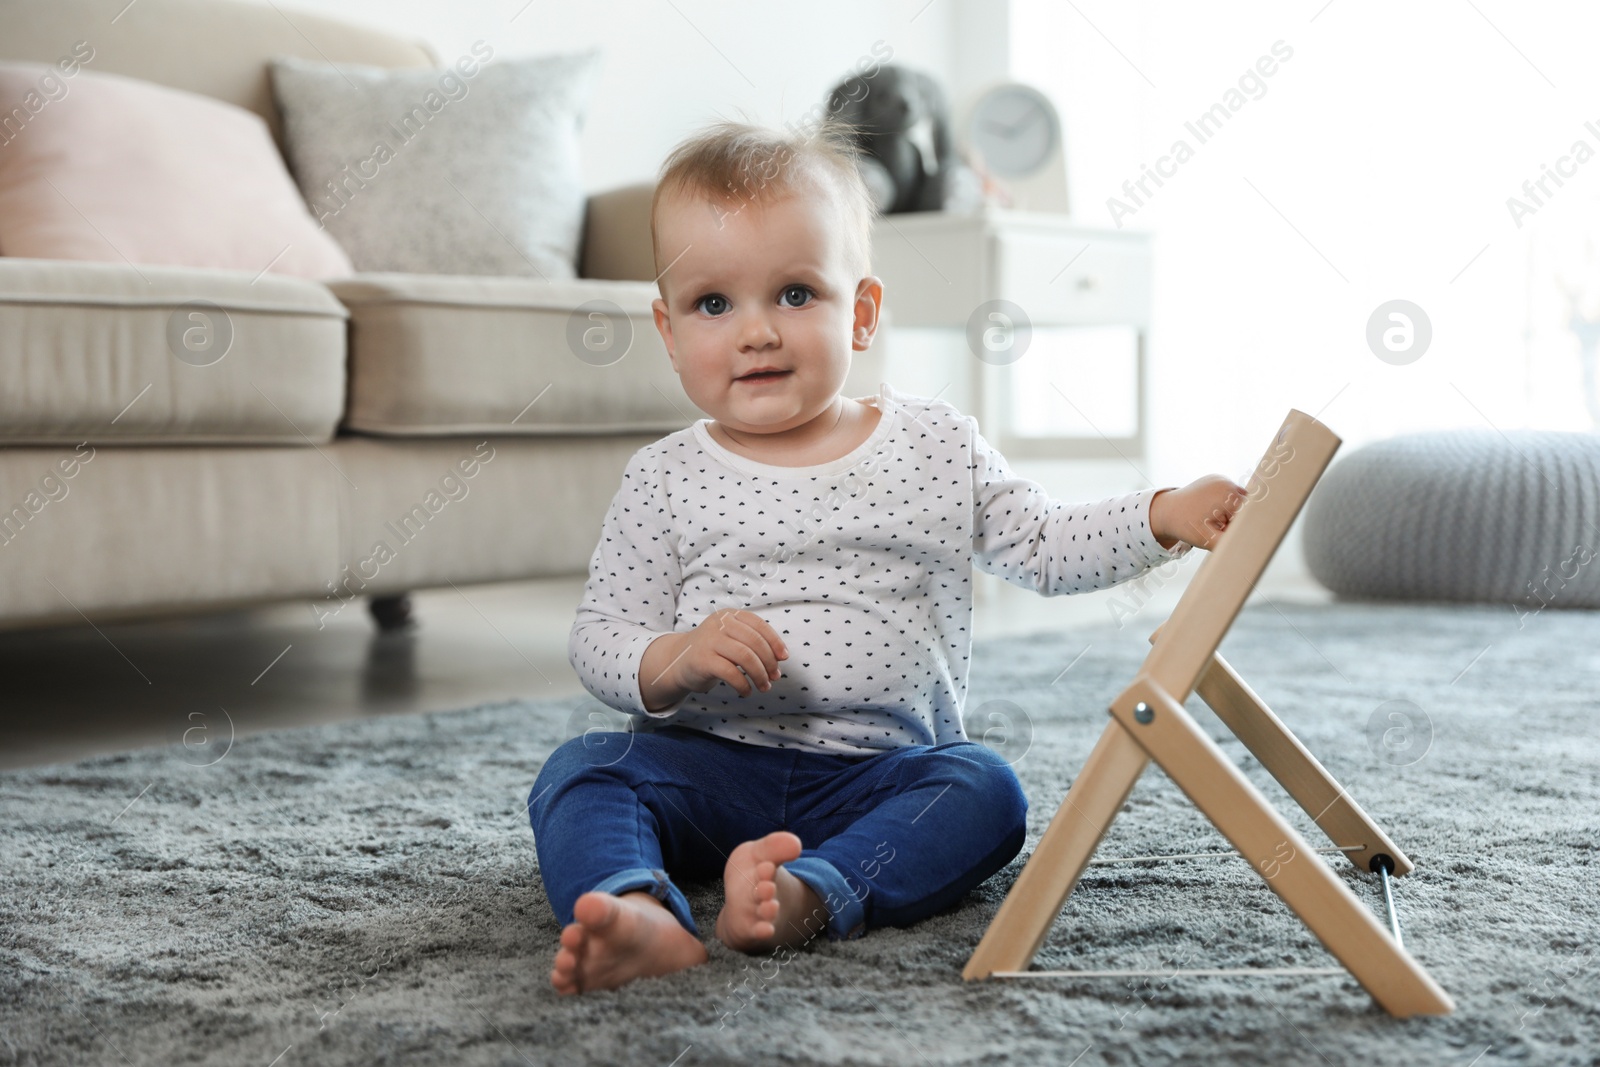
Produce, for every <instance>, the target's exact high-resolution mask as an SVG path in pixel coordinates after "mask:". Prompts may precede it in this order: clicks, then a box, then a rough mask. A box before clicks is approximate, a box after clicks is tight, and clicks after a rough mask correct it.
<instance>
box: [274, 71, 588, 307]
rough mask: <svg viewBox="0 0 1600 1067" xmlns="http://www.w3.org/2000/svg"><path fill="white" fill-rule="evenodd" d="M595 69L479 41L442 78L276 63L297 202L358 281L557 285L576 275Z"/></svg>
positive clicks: (438, 75)
mask: <svg viewBox="0 0 1600 1067" xmlns="http://www.w3.org/2000/svg"><path fill="white" fill-rule="evenodd" d="M599 68H600V52H599V50H598V49H590V50H588V51H586V52H579V53H574V54H571V55H550V56H528V57H520V58H516V59H500V58H497V57H495V54H494V49H493V48H492V47H491V46H489V45H487V44H486V43H484V42H482V41H480V42H477V43H476V44H475V45H473V46H472V50H471V52H470V54H463V55H461V56H460V57H459V58H457V59H456V61H455V63H454V64H453V65H451V66H449V67H446V68H445V69H443V70H385V69H383V68H380V67H366V66H357V65H351V64H341V65H340V66H338V67H337V68H335V67H333V66H332V65H330V64H327V63H314V62H307V61H305V60H299V59H284V60H280V61H277V62H274V64H273V66H272V80H273V87H274V91H275V92H276V94H277V99H278V104H279V107H280V108H281V109H282V111H283V122H284V132H285V138H284V139H285V143H286V145H287V148H286V151H287V154H288V156H289V159H290V161H291V163H292V164H293V168H294V173H295V177H296V179H297V180H298V181H299V183H300V189H301V192H302V193H304V195H305V199H306V202H307V203H308V204H309V205H310V206H311V209H312V212H313V213H314V214H315V215H316V217H317V218H318V219H320V220H321V221H322V223H323V224H324V225H326V226H327V227H328V230H329V232H330V233H332V234H333V235H334V236H335V237H336V238H338V239H339V242H340V243H341V244H342V245H343V246H344V248H345V250H346V251H347V252H349V253H350V258H351V260H352V261H354V263H355V266H356V269H357V270H360V271H365V272H372V271H413V272H418V273H438V274H484V275H526V276H532V277H538V278H542V279H546V280H557V279H562V278H573V277H576V275H577V260H578V241H579V237H580V236H581V230H582V226H583V213H584V186H583V176H582V171H581V169H580V166H579V154H578V133H579V131H580V130H581V129H582V126H583V117H584V112H585V111H586V109H587V107H588V103H589V97H590V94H591V92H592V89H593V84H594V81H595V79H596V77H597V75H598V72H599Z"/></svg>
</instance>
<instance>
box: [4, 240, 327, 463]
mask: <svg viewBox="0 0 1600 1067" xmlns="http://www.w3.org/2000/svg"><path fill="white" fill-rule="evenodd" d="M345 318H346V314H345V310H344V308H343V307H342V306H341V305H340V304H339V302H338V301H337V300H335V299H334V298H333V295H332V294H331V293H329V292H328V290H327V289H326V288H324V287H323V286H322V285H319V284H318V283H316V282H311V281H305V280H302V279H299V278H288V277H284V276H281V275H273V274H262V275H260V276H256V275H253V274H249V273H245V272H239V271H211V270H192V269H187V268H180V267H141V268H138V269H135V268H132V267H129V266H126V265H123V266H115V265H112V264H109V263H79V262H72V261H64V260H37V259H10V258H0V352H4V353H5V359H4V360H0V443H3V444H6V445H14V444H76V443H78V442H80V441H90V442H94V443H106V444H122V443H207V442H226V443H284V444H294V445H305V444H309V443H314V442H322V441H326V440H328V439H329V438H331V437H332V436H333V432H334V428H335V427H336V426H337V425H338V422H339V417H340V415H341V413H342V412H343V408H344V375H345V361H344V353H345V327H346V323H345Z"/></svg>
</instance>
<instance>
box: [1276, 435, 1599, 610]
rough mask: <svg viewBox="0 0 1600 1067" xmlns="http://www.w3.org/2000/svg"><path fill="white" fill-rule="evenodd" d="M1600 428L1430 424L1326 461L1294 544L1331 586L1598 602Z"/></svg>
mask: <svg viewBox="0 0 1600 1067" xmlns="http://www.w3.org/2000/svg"><path fill="white" fill-rule="evenodd" d="M1597 535H1600V437H1597V436H1595V435H1594V434H1591V433H1572V432H1566V431H1559V430H1506V431H1504V432H1501V431H1499V430H1490V429H1477V428H1476V427H1474V428H1471V429H1464V430H1432V431H1428V432H1424V433H1414V434H1405V435H1403V436H1400V437H1392V438H1389V439H1387V440H1383V441H1375V442H1373V443H1372V444H1369V445H1367V446H1366V447H1364V448H1361V449H1358V450H1357V451H1355V452H1353V453H1351V454H1350V455H1348V456H1346V457H1345V458H1344V459H1342V460H1339V461H1338V462H1336V463H1334V464H1333V466H1331V467H1329V468H1328V471H1327V473H1326V474H1324V475H1323V476H1322V480H1321V481H1320V482H1318V483H1317V488H1316V490H1315V491H1314V492H1313V493H1312V494H1311V497H1310V499H1309V500H1307V501H1306V507H1305V526H1304V530H1303V531H1302V539H1301V544H1302V547H1303V549H1304V551H1305V558H1306V565H1307V566H1308V567H1309V568H1310V570H1311V573H1312V575H1314V576H1315V577H1316V579H1317V580H1318V581H1319V582H1321V583H1322V584H1323V585H1325V586H1327V587H1328V588H1329V589H1331V590H1333V592H1335V593H1336V594H1338V595H1339V596H1340V597H1345V598H1352V599H1360V600H1367V599H1393V600H1455V601H1481V602H1486V603H1497V604H1508V603H1509V604H1511V605H1512V606H1513V608H1514V609H1515V611H1516V614H1517V615H1518V616H1519V618H1520V617H1523V616H1526V615H1527V614H1528V613H1530V612H1534V611H1537V610H1539V609H1540V608H1542V607H1546V606H1550V607H1574V608H1600V563H1596V562H1594V560H1595V555H1596V550H1597V548H1600V543H1597V541H1596V537H1597Z"/></svg>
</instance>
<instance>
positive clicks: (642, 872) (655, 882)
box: [592, 867, 700, 937]
mask: <svg viewBox="0 0 1600 1067" xmlns="http://www.w3.org/2000/svg"><path fill="white" fill-rule="evenodd" d="M637 889H643V890H644V891H645V892H647V893H649V894H650V895H651V896H653V897H655V898H656V899H657V900H659V901H661V903H663V904H665V905H666V906H667V910H668V911H670V912H672V916H673V918H675V919H677V920H678V922H679V923H681V924H682V925H683V928H684V929H685V930H688V931H689V932H690V933H691V934H693V935H694V936H695V937H699V936H700V928H699V927H697V926H695V924H694V916H692V915H690V914H689V901H688V900H687V899H685V897H684V895H683V893H682V892H680V891H679V889H678V887H677V886H675V885H673V884H672V881H671V880H670V879H669V878H668V877H667V872H666V871H662V870H655V869H652V868H649V867H634V868H631V869H629V870H626V871H619V872H618V873H616V874H613V875H612V876H611V877H610V878H607V879H606V880H605V881H603V882H601V883H600V884H599V885H597V886H595V887H594V889H593V890H592V892H596V893H610V894H611V895H612V896H618V897H619V896H621V895H622V894H624V893H632V892H633V891H634V890H637Z"/></svg>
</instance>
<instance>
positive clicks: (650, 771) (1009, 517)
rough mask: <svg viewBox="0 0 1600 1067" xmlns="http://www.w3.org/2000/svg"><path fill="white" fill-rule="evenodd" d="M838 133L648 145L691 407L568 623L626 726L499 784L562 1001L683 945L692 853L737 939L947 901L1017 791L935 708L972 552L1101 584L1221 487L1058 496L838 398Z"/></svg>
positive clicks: (956, 425) (1152, 561)
mask: <svg viewBox="0 0 1600 1067" xmlns="http://www.w3.org/2000/svg"><path fill="white" fill-rule="evenodd" d="M850 146H851V142H850V140H849V138H848V135H847V131H845V130H844V129H843V128H842V127H840V126H839V125H837V124H834V123H828V124H824V125H823V126H821V127H819V128H818V129H816V130H813V131H809V132H806V133H803V134H793V133H787V134H781V133H777V132H775V131H769V130H765V129H762V128H760V127H756V126H752V125H747V124H742V123H734V122H722V123H719V124H716V125H714V126H711V127H709V128H708V129H706V130H705V131H703V132H701V133H700V134H698V135H696V136H695V137H693V138H691V139H690V140H688V141H686V142H684V143H683V144H681V145H679V146H678V147H677V148H676V149H675V150H674V151H673V153H672V154H671V155H670V156H669V157H668V159H667V161H666V163H665V164H664V165H663V168H662V172H661V176H660V179H659V182H658V184H657V187H656V192H655V202H654V204H653V205H652V213H651V230H652V237H653V240H654V247H655V255H656V267H657V269H658V271H659V277H658V285H659V291H660V299H658V300H656V301H655V302H654V310H655V322H656V327H657V329H658V330H659V331H660V333H661V336H662V338H663V340H664V341H665V342H666V348H667V353H668V355H669V357H670V358H671V361H672V366H673V369H674V370H675V371H676V372H677V374H678V375H679V377H680V378H681V379H682V382H683V388H684V392H685V393H687V394H688V397H689V399H690V400H692V401H693V402H694V403H695V405H696V406H697V407H699V408H700V409H701V410H702V411H704V412H709V413H711V414H713V415H714V416H715V419H701V420H699V421H698V422H696V423H695V424H694V425H692V426H690V427H688V428H687V429H684V430H680V431H678V432H676V433H673V434H669V435H667V436H666V437H663V438H662V439H660V440H658V441H656V442H653V443H651V444H649V445H646V446H645V447H643V448H641V449H639V450H638V451H637V452H635V453H634V454H633V456H632V457H631V459H630V460H629V462H628V465H627V469H626V471H625V473H624V475H623V482H622V487H621V489H620V490H619V491H618V493H617V494H616V497H615V498H614V499H613V500H612V502H611V506H610V509H609V511H608V512H607V514H606V517H605V521H604V526H603V528H602V531H601V535H600V540H599V543H598V545H597V546H596V548H595V552H594V555H593V557H592V559H591V562H590V567H589V580H588V583H587V585H586V586H585V589H584V597H583V602H582V603H581V604H580V606H579V607H578V612H577V618H576V620H575V622H574V624H573V627H572V634H571V640H570V643H569V650H568V651H569V657H570V659H571V662H572V665H573V668H574V669H575V670H576V671H577V672H578V675H579V677H580V678H582V680H583V683H584V686H585V687H586V688H587V689H588V690H589V692H590V693H592V694H593V695H594V696H595V697H596V698H597V699H598V700H600V701H602V702H604V703H605V704H607V705H609V706H610V707H613V708H616V709H617V710H619V711H623V712H626V713H627V714H628V715H629V716H631V717H632V719H633V725H634V727H635V728H634V729H633V730H631V731H628V732H622V733H609V732H602V733H591V734H589V735H587V736H586V737H580V738H573V739H572V740H569V741H567V742H566V743H565V744H563V745H561V746H560V747H559V748H557V749H556V750H555V752H553V753H552V754H551V756H550V758H549V759H548V760H547V761H546V762H545V764H544V767H543V768H542V770H541V771H540V773H539V776H538V780H537V781H536V782H535V783H534V787H533V790H532V793H531V794H530V797H529V802H528V814H529V820H530V822H531V823H532V826H533V832H534V835H535V845H536V849H537V852H538V858H539V871H540V875H541V877H542V878H543V880H544V885H545V889H546V891H547V893H548V895H549V898H550V905H551V907H552V909H553V910H554V911H555V914H556V918H557V920H558V921H559V922H560V923H561V924H562V925H563V930H562V933H561V947H560V948H559V949H558V950H557V952H556V955H555V961H554V966H553V968H552V970H551V972H550V981H551V984H552V985H553V986H554V987H555V988H556V990H557V991H558V992H560V993H564V994H565V993H578V992H584V991H588V990H595V989H609V988H614V987H616V986H620V985H622V984H624V983H626V982H629V981H631V980H633V979H636V978H641V977H646V976H657V975H663V974H668V973H670V972H673V971H677V970H682V969H683V968H686V967H691V966H693V965H695V964H698V963H703V962H705V960H706V959H707V958H708V954H707V951H706V947H705V945H704V944H702V942H701V940H700V936H699V930H698V928H697V927H696V925H695V921H694V918H693V917H692V916H691V915H690V912H689V905H688V901H687V900H686V899H685V897H684V895H683V893H682V892H681V891H680V890H679V888H678V886H677V885H676V884H674V882H673V878H678V879H702V878H712V877H715V876H716V875H717V874H718V873H720V874H721V875H722V879H723V888H724V894H725V896H724V902H723V905H722V909H721V912H720V914H719V915H718V916H717V920H716V936H717V937H718V939H720V940H721V941H722V942H723V944H725V945H727V946H729V947H730V948H733V949H737V950H740V951H743V952H750V953H755V952H767V951H773V950H777V949H780V948H783V949H786V950H787V949H793V948H797V947H799V946H800V945H802V944H803V943H805V942H807V941H809V940H811V939H812V938H814V937H816V936H817V935H818V934H820V933H822V932H823V931H826V933H827V935H828V937H829V938H830V939H833V940H838V939H844V938H853V937H859V936H861V935H862V934H863V933H864V932H865V931H867V930H870V929H873V928H876V927H881V926H905V925H908V924H911V923H914V922H917V921H918V920H920V919H923V918H926V917H927V916H930V915H933V914H935V913H937V912H939V911H941V910H944V909H947V908H949V907H951V906H953V905H955V904H956V903H958V902H959V901H960V900H961V899H962V898H963V897H964V896H965V895H966V894H967V892H968V891H969V890H971V889H972V888H973V887H975V886H977V885H978V884H980V883H981V882H983V881H984V880H985V879H987V878H988V877H989V876H990V875H992V874H994V873H995V872H996V871H998V870H1000V869H1001V868H1002V867H1004V866H1005V865H1006V864H1007V863H1008V862H1009V861H1010V860H1011V859H1012V858H1014V857H1015V856H1016V855H1017V854H1018V852H1020V851H1021V849H1022V845H1023V841H1024V837H1025V833H1026V813H1027V808H1028V802H1027V798H1026V796H1025V795H1024V793H1023V791H1022V788H1021V786H1020V784H1019V783H1018V781H1017V777H1016V775H1015V774H1014V773H1013V771H1012V769H1011V767H1010V766H1009V765H1008V764H1007V763H1006V761H1005V760H1004V759H1002V758H1001V757H1000V756H999V755H997V754H996V753H995V752H994V751H992V750H991V749H989V748H987V747H985V746H983V745H980V744H977V743H975V742H972V741H969V740H968V739H967V738H966V735H965V733H964V731H963V729H962V721H961V709H962V704H963V701H964V699H965V696H966V688H967V669H968V656H969V653H970V650H971V646H972V634H971V622H972V602H971V574H972V566H973V564H974V563H976V564H977V565H978V566H979V567H980V568H981V569H983V570H985V571H987V572H989V573H991V574H997V575H1000V576H1001V577H1002V578H1004V579H1005V580H1006V581H1009V582H1012V583H1013V584H1016V585H1021V586H1024V587H1026V588H1029V589H1033V590H1035V591H1036V592H1038V593H1040V594H1041V595H1044V596H1058V595H1062V594H1066V593H1077V592H1083V591H1086V590H1091V589H1103V588H1106V587H1108V586H1111V585H1114V584H1116V583H1118V582H1122V581H1125V580H1127V579H1129V578H1132V577H1135V576H1136V575H1138V574H1140V573H1142V572H1143V571H1145V570H1146V569H1148V568H1150V567H1153V566H1157V565H1159V564H1162V563H1164V562H1166V561H1168V560H1171V559H1173V558H1176V557H1178V556H1180V555H1182V554H1184V553H1185V552H1187V551H1188V550H1189V548H1190V547H1191V546H1194V547H1200V548H1210V547H1212V545H1213V544H1214V543H1215V541H1216V539H1217V538H1218V537H1219V536H1220V535H1221V533H1222V531H1223V530H1224V528H1225V527H1226V526H1227V522H1228V519H1229V518H1230V517H1231V516H1232V515H1233V513H1234V512H1235V511H1236V510H1237V508H1238V506H1239V505H1240V504H1242V503H1243V499H1244V494H1245V490H1244V489H1243V488H1241V487H1239V486H1237V485H1235V484H1234V483H1233V482H1232V481H1231V480H1230V479H1228V478H1225V477H1222V476H1221V475H1211V476H1208V477H1206V478H1202V479H1201V480H1199V481H1197V482H1194V483H1192V484H1190V485H1189V486H1186V487H1185V488H1182V489H1177V488H1173V487H1168V488H1164V489H1147V490H1143V491H1140V492H1133V493H1128V494H1126V495H1124V496H1119V497H1114V498H1112V499H1110V500H1103V501H1100V502H1098V503H1093V504H1068V503H1064V502H1061V501H1057V500H1053V499H1051V498H1050V497H1049V496H1048V495H1046V494H1045V492H1044V491H1043V490H1042V488H1041V487H1040V486H1039V485H1038V484H1037V483H1035V482H1032V481H1030V480H1028V479H1025V478H1022V477H1019V476H1017V475H1015V474H1013V473H1012V472H1011V470H1010V468H1009V467H1008V466H1007V464H1006V461H1005V459H1004V458H1003V457H1002V456H1001V455H1000V454H999V453H998V452H996V451H995V450H994V449H993V448H992V447H990V446H989V444H988V443H987V442H986V441H985V440H984V438H983V436H982V435H981V434H980V433H979V432H978V427H977V423H976V421H975V420H974V419H972V418H971V417H968V416H964V415H962V414H961V413H960V412H959V411H957V410H956V408H954V407H953V406H952V405H950V404H949V403H945V402H941V401H938V400H930V399H926V398H922V397H915V396H908V395H905V394H902V393H900V392H898V391H897V390H895V389H893V388H892V387H891V386H889V385H888V384H884V385H882V386H881V387H880V390H879V394H878V395H877V396H875V397H862V398H854V399H853V398H849V397H845V396H841V395H840V388H841V386H842V385H843V382H844V380H845V375H846V373H847V372H848V371H849V369H850V362H851V358H852V357H851V354H852V352H858V351H863V350H865V349H866V348H867V347H868V346H869V345H871V343H872V339H873V335H874V333H875V332H876V330H877V327H878V321H879V319H878V316H879V313H880V310H881V308H882V305H883V285H882V282H881V281H880V280H879V279H878V278H875V277H873V276H872V275H871V274H870V273H869V269H870V262H869V256H870V241H871V227H872V218H873V206H872V201H871V199H870V195H869V194H868V192H867V189H866V187H865V185H864V183H863V182H862V179H861V177H860V175H859V172H858V170H857V163H856V157H855V156H854V154H853V149H852V148H851V147H850ZM597 742H604V743H603V744H602V743H597Z"/></svg>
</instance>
